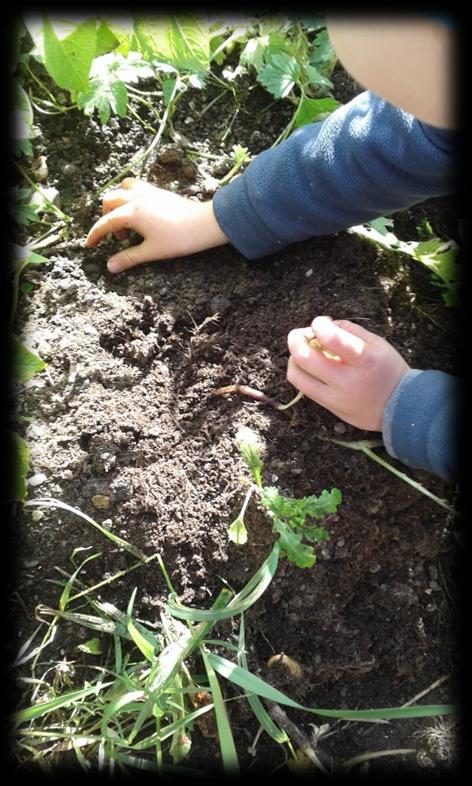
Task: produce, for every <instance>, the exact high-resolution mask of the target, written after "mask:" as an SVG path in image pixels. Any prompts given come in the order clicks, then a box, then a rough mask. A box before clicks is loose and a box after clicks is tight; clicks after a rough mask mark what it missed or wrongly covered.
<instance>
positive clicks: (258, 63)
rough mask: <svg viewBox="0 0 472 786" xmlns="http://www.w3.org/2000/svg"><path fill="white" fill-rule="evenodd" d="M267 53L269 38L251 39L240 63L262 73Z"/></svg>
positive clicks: (242, 53)
mask: <svg viewBox="0 0 472 786" xmlns="http://www.w3.org/2000/svg"><path fill="white" fill-rule="evenodd" d="M266 51H267V36H266V37H264V38H250V39H249V41H248V42H247V44H246V46H245V47H244V49H243V51H242V52H241V55H240V58H239V62H240V64H241V65H243V66H246V67H247V66H253V67H254V68H255V69H256V71H258V72H259V71H260V70H261V69H262V68H263V66H264V55H265V53H266Z"/></svg>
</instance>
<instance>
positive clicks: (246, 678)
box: [208, 653, 456, 721]
mask: <svg viewBox="0 0 472 786" xmlns="http://www.w3.org/2000/svg"><path fill="white" fill-rule="evenodd" d="M208 658H209V659H210V663H211V665H212V666H213V668H214V669H215V671H217V672H218V674H221V676H222V677H226V678H227V679H228V680H230V681H231V682H234V683H235V685H238V686H239V687H240V688H244V690H248V691H251V692H252V693H256V694H258V695H259V696H263V697H264V698H265V699H270V700H271V701H275V702H278V704H285V705H286V706H288V707H293V708H294V709H297V710H305V712H312V713H314V714H315V715H322V716H325V717H327V718H342V719H343V720H367V721H374V720H395V719H401V718H424V717H430V716H433V715H449V714H451V713H454V712H455V711H456V709H455V707H454V706H453V705H450V704H433V705H426V704H423V705H421V704H420V705H416V706H410V707H381V708H379V709H371V710H326V709H320V708H317V707H305V706H303V704H299V703H298V702H297V701H294V700H293V699H290V698H289V697H288V696H286V695H285V694H284V693H282V692H281V691H279V690H277V688H273V687H272V685H269V683H268V682H265V680H262V679H261V678H260V677H256V675H255V674H251V672H249V671H248V670H247V669H244V668H242V667H241V666H237V665H236V664H235V663H232V662H231V661H229V660H227V659H226V658H222V657H221V656H220V655H215V654H213V653H208Z"/></svg>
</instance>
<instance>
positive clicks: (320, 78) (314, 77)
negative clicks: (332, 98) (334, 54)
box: [305, 65, 334, 90]
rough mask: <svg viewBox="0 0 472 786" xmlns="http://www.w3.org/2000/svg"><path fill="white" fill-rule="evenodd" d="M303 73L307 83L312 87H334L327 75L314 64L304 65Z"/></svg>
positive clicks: (325, 88)
mask: <svg viewBox="0 0 472 786" xmlns="http://www.w3.org/2000/svg"><path fill="white" fill-rule="evenodd" d="M305 73H306V75H307V78H308V83H309V84H310V85H313V86H314V87H318V88H319V87H322V88H323V89H324V90H327V89H329V88H332V87H334V85H333V83H332V82H331V80H330V79H328V77H327V76H324V75H323V74H322V73H321V72H320V71H318V69H317V68H316V66H314V65H306V66H305Z"/></svg>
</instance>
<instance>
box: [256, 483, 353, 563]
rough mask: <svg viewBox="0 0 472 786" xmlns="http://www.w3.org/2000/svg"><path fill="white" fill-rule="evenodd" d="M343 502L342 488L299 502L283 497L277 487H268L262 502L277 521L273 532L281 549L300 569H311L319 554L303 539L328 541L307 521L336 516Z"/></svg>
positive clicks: (274, 523)
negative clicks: (330, 514) (328, 515)
mask: <svg viewBox="0 0 472 786" xmlns="http://www.w3.org/2000/svg"><path fill="white" fill-rule="evenodd" d="M341 501H342V495H341V492H340V491H339V489H336V488H334V489H331V491H328V490H327V489H324V491H322V492H321V494H320V496H319V497H317V496H314V495H313V496H309V497H302V498H301V499H295V498H292V497H285V496H283V495H282V494H280V492H279V490H278V489H277V488H276V487H275V486H265V487H263V488H262V490H261V503H262V505H264V507H265V508H267V509H268V510H269V512H270V515H271V516H272V518H273V531H274V532H276V533H277V534H278V535H279V541H278V543H279V546H280V549H281V551H282V553H283V554H285V555H286V556H287V557H288V559H289V560H290V562H293V563H294V564H295V565H298V567H300V568H307V567H311V566H312V565H313V564H314V562H315V560H316V555H315V551H314V549H313V547H312V546H307V545H306V544H305V543H303V542H302V541H303V539H306V540H309V541H315V542H317V543H319V542H321V541H322V540H326V537H327V535H326V532H325V530H324V529H322V528H320V527H314V526H313V525H312V524H310V523H309V522H308V523H307V521H306V519H307V517H309V518H314V519H319V518H322V517H323V516H325V515H327V514H328V513H335V512H336V510H337V506H338V505H339V504H340V503H341Z"/></svg>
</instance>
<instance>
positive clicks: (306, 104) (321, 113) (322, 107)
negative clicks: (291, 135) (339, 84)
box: [294, 96, 339, 128]
mask: <svg viewBox="0 0 472 786" xmlns="http://www.w3.org/2000/svg"><path fill="white" fill-rule="evenodd" d="M338 106H339V102H338V101H336V99H334V98H307V97H306V96H302V98H301V99H300V102H299V104H298V107H297V111H296V112H295V120H294V125H295V128H299V127H300V126H304V125H307V123H313V122H314V121H315V120H321V119H324V118H325V117H326V116H327V115H329V114H331V112H334V110H335V109H337V108H338Z"/></svg>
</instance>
